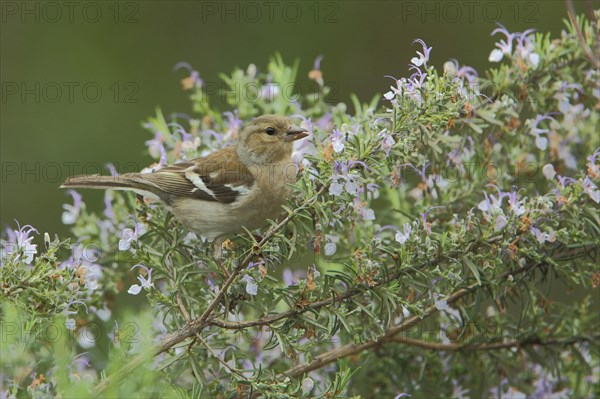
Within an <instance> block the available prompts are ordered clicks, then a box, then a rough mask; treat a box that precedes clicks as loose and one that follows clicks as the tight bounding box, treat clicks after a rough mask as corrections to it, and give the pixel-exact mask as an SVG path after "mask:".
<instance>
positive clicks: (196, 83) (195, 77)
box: [173, 61, 204, 90]
mask: <svg viewBox="0 0 600 399" xmlns="http://www.w3.org/2000/svg"><path fill="white" fill-rule="evenodd" d="M182 68H183V69H186V70H187V71H188V72H189V73H190V76H188V77H187V78H184V79H182V80H181V84H182V86H183V89H184V90H188V89H191V88H194V87H196V88H200V87H202V84H203V83H204V82H203V81H202V79H200V74H199V73H198V71H196V70H195V69H193V68H192V66H191V65H190V64H189V63H187V62H184V61H182V62H178V63H177V64H175V66H174V67H173V71H178V70H179V69H182Z"/></svg>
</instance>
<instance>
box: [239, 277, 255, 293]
mask: <svg viewBox="0 0 600 399" xmlns="http://www.w3.org/2000/svg"><path fill="white" fill-rule="evenodd" d="M241 281H242V282H244V283H246V292H247V293H248V294H250V295H256V294H257V293H258V284H256V281H255V280H254V278H253V277H252V276H250V275H249V274H246V275H245V276H244V277H242V280H241Z"/></svg>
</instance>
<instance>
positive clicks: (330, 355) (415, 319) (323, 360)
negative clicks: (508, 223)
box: [279, 263, 544, 378]
mask: <svg viewBox="0 0 600 399" xmlns="http://www.w3.org/2000/svg"><path fill="white" fill-rule="evenodd" d="M543 264H544V263H533V264H531V265H529V266H527V267H524V268H522V269H516V270H509V271H506V272H504V273H501V274H500V275H499V276H498V277H497V278H498V279H503V278H507V277H508V276H509V275H513V276H514V275H516V274H522V273H525V272H528V271H530V270H532V269H534V268H536V267H538V266H540V265H543ZM488 285H489V284H482V285H479V283H475V284H471V285H469V286H467V287H466V288H461V289H459V290H457V291H454V292H453V293H452V294H450V295H449V296H448V297H446V301H447V302H448V303H449V304H450V303H454V302H456V301H458V300H459V299H461V298H462V297H464V296H466V295H468V294H470V293H472V292H474V291H476V290H477V289H481V288H485V287H487V286H488ZM437 310H438V309H437V308H436V307H435V306H430V307H428V308H427V309H426V310H425V312H424V313H423V314H422V315H420V316H412V317H410V318H408V319H406V320H405V321H403V322H402V323H400V324H399V325H397V326H395V327H392V328H390V329H388V330H387V331H386V332H385V334H384V335H382V336H381V337H379V339H378V340H377V341H371V342H366V343H364V344H361V345H354V344H348V345H344V346H341V347H339V348H336V349H333V350H330V351H328V352H325V353H322V354H320V355H319V356H317V357H316V358H315V359H314V360H313V361H312V362H310V363H306V364H300V365H296V366H294V367H291V368H289V369H288V370H287V371H285V372H283V373H282V374H281V375H280V376H279V377H280V378H285V377H291V378H294V377H298V376H300V375H303V374H304V373H308V372H310V371H313V370H317V369H319V368H321V367H323V366H325V365H327V364H329V363H333V362H335V361H337V360H339V359H341V358H344V357H347V356H351V355H355V354H358V353H361V352H363V351H365V350H367V349H371V348H374V347H378V346H381V345H383V344H385V343H387V342H390V341H392V340H393V339H394V337H395V336H396V335H397V334H399V333H401V332H402V331H405V330H407V329H409V328H410V327H412V326H414V325H416V324H418V323H420V322H422V321H423V320H424V319H426V318H427V317H429V316H431V315H432V314H434V313H435V312H437Z"/></svg>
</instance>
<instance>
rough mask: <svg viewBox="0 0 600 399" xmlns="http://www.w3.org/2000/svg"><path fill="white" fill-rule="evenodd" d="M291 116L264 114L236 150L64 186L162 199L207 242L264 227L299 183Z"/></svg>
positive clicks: (296, 130) (295, 130)
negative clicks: (131, 192) (295, 182)
mask: <svg viewBox="0 0 600 399" xmlns="http://www.w3.org/2000/svg"><path fill="white" fill-rule="evenodd" d="M307 135H308V133H306V132H305V131H304V130H303V129H300V128H298V127H296V126H294V125H292V124H291V122H290V121H289V119H288V118H286V117H283V116H277V115H263V116H260V117H258V118H256V119H254V120H253V121H252V122H251V123H249V124H248V126H247V127H246V128H245V129H243V130H242V132H241V133H240V136H239V141H238V143H237V145H236V146H234V147H228V148H224V149H222V150H218V151H215V152H213V153H212V154H209V155H208V156H206V157H203V158H198V159H194V160H192V161H189V162H183V163H178V164H174V165H171V166H167V167H164V168H162V169H159V170H157V171H154V172H152V173H145V174H141V173H126V174H123V175H120V176H115V177H112V176H75V177H73V178H70V179H68V180H67V181H65V182H64V183H63V184H62V186H61V187H65V188H66V187H69V188H94V189H117V190H130V191H135V192H137V193H138V194H141V195H143V196H146V197H150V198H154V199H158V200H160V201H162V202H163V203H164V204H165V205H167V207H168V209H169V210H171V211H172V212H173V214H174V215H175V217H176V218H177V219H178V220H179V221H180V222H181V223H183V224H185V225H187V226H189V227H191V228H192V229H194V230H196V231H197V232H199V233H200V234H201V235H203V236H205V237H207V238H210V239H212V238H216V237H218V236H221V235H223V234H227V233H233V232H238V231H240V230H241V228H242V226H244V227H246V228H248V229H253V228H257V227H260V226H261V225H263V224H264V223H265V221H266V219H268V218H270V219H273V218H275V217H276V216H277V215H278V214H279V213H280V212H281V204H282V203H283V202H284V201H285V200H286V198H287V197H288V196H289V184H290V183H293V182H294V181H295V173H296V169H295V165H294V163H293V161H292V158H291V155H292V144H293V141H295V140H298V139H301V138H303V137H306V136H307Z"/></svg>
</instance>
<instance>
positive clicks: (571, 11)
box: [565, 0, 600, 68]
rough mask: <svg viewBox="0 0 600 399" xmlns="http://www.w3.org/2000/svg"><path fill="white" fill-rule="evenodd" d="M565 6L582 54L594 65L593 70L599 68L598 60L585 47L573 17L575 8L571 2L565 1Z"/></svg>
mask: <svg viewBox="0 0 600 399" xmlns="http://www.w3.org/2000/svg"><path fill="white" fill-rule="evenodd" d="M565 5H566V6H567V14H568V15H569V19H570V20H571V23H572V24H573V26H574V27H575V30H577V39H578V41H579V45H580V46H581V50H582V51H583V54H585V57H586V58H587V59H588V60H589V61H590V62H591V63H592V65H594V67H595V68H600V58H598V57H597V56H594V54H593V53H592V50H591V49H590V47H589V46H588V45H587V43H586V41H585V37H583V32H582V31H581V27H580V26H579V23H578V22H577V17H575V7H574V6H573V0H565Z"/></svg>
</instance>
